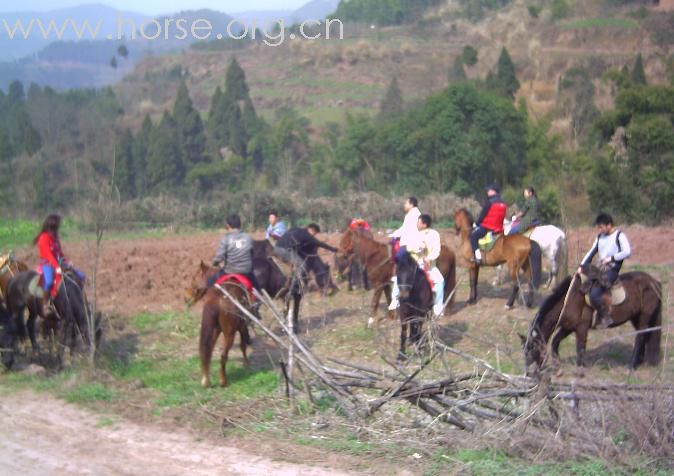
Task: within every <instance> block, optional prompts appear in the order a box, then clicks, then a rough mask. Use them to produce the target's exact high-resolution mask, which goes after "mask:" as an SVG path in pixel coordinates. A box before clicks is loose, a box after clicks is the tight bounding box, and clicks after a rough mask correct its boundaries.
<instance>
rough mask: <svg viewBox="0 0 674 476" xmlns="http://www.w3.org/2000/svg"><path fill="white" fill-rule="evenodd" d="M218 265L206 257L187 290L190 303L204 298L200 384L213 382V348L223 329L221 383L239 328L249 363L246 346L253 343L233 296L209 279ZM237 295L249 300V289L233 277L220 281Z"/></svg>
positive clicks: (241, 301) (245, 362)
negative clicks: (211, 374)
mask: <svg viewBox="0 0 674 476" xmlns="http://www.w3.org/2000/svg"><path fill="white" fill-rule="evenodd" d="M217 272H218V268H215V267H212V266H208V265H206V264H205V263H204V262H203V261H202V262H201V263H200V265H199V268H198V269H197V272H196V273H195V274H194V276H193V277H192V282H191V284H190V287H189V288H187V289H186V291H185V299H186V301H187V302H188V304H192V303H195V302H197V301H199V300H201V299H203V300H204V307H203V310H202V312H201V331H200V333H199V358H200V360H201V385H202V386H203V387H205V388H208V387H210V386H211V380H210V369H211V356H212V355H213V348H214V347H215V344H216V342H217V340H218V337H219V336H220V333H221V332H222V334H223V336H224V338H225V341H224V345H223V348H222V353H221V354H220V386H221V387H226V386H227V384H228V381H227V372H226V366H227V356H228V355H229V350H230V349H231V348H232V345H233V344H234V337H235V336H236V333H237V332H238V333H239V335H240V337H241V339H240V340H241V353H242V354H243V363H244V366H245V367H248V356H247V354H246V348H247V347H248V346H249V345H250V343H251V340H250V334H249V333H248V326H247V324H246V320H245V319H244V317H243V316H242V315H241V312H240V311H239V309H238V308H237V307H236V304H234V303H233V302H232V301H231V300H229V299H226V298H225V295H224V294H223V293H222V292H221V291H220V290H219V289H218V288H217V287H214V286H209V285H208V281H209V279H210V278H212V277H213V276H215V275H216V273H217ZM220 286H221V287H222V288H223V289H225V290H226V291H227V292H228V293H229V294H230V295H231V296H232V297H233V298H234V299H236V300H237V301H238V302H240V303H242V304H243V303H246V302H247V301H248V297H247V290H246V289H245V288H243V286H241V285H239V284H238V283H236V282H234V281H226V282H224V283H223V284H221V285H220Z"/></svg>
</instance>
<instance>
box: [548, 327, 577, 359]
mask: <svg viewBox="0 0 674 476" xmlns="http://www.w3.org/2000/svg"><path fill="white" fill-rule="evenodd" d="M569 334H571V331H570V330H566V329H563V328H560V329H559V330H558V331H557V333H556V334H555V335H554V337H553V338H552V346H551V347H552V357H553V358H554V359H556V360H559V344H561V342H562V340H564V339H565V338H566V337H567V336H568V335H569ZM576 342H577V341H576Z"/></svg>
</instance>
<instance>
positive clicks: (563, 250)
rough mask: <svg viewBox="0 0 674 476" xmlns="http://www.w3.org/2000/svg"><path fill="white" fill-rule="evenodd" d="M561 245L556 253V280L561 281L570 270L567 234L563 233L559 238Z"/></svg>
mask: <svg viewBox="0 0 674 476" xmlns="http://www.w3.org/2000/svg"><path fill="white" fill-rule="evenodd" d="M558 243H559V247H558V248H557V253H556V254H555V261H557V276H555V278H556V279H555V282H557V283H559V282H561V281H562V280H563V279H564V278H565V277H566V275H567V274H568V272H569V246H568V245H567V243H566V236H564V235H562V236H560V237H559V238H558Z"/></svg>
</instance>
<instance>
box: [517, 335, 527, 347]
mask: <svg viewBox="0 0 674 476" xmlns="http://www.w3.org/2000/svg"><path fill="white" fill-rule="evenodd" d="M517 335H518V336H520V340H521V341H522V345H525V344H526V343H527V338H526V337H525V336H524V335H523V334H520V333H519V332H518V333H517Z"/></svg>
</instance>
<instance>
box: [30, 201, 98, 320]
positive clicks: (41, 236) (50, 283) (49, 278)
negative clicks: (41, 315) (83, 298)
mask: <svg viewBox="0 0 674 476" xmlns="http://www.w3.org/2000/svg"><path fill="white" fill-rule="evenodd" d="M60 228H61V217H60V216H59V215H55V214H52V215H49V216H47V218H45V220H44V222H43V223H42V228H41V230H40V233H38V235H37V236H36V237H35V239H34V240H33V243H34V244H35V245H37V249H38V253H39V255H40V269H41V271H42V279H43V289H44V291H45V294H46V295H47V296H48V300H49V302H51V300H52V299H53V298H54V297H56V294H57V293H58V284H59V283H60V281H61V278H62V276H63V272H64V271H65V270H69V271H72V272H74V273H75V275H76V276H77V278H78V279H79V280H80V284H84V279H85V276H84V273H82V272H81V271H80V270H78V269H76V268H75V267H74V266H73V265H72V263H71V262H70V261H68V259H67V258H66V256H65V255H64V254H63V250H62V248H61V240H60V238H59V229H60ZM45 315H46V314H45Z"/></svg>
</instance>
